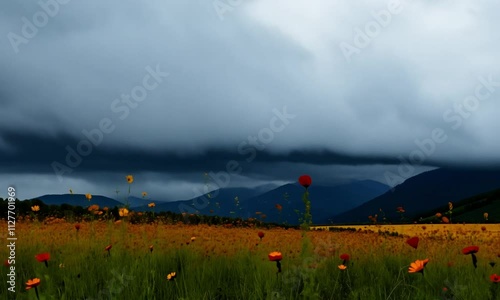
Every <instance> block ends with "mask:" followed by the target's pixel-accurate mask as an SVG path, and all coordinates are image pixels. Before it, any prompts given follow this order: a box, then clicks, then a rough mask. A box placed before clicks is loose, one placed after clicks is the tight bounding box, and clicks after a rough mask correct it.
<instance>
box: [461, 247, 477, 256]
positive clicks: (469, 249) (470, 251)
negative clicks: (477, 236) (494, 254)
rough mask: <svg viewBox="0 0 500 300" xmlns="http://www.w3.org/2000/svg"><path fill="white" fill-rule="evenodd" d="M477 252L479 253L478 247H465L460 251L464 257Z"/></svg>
mask: <svg viewBox="0 0 500 300" xmlns="http://www.w3.org/2000/svg"><path fill="white" fill-rule="evenodd" d="M478 251H479V247H478V246H469V247H465V248H463V249H462V253H463V254H465V255H467V254H474V253H477V252H478Z"/></svg>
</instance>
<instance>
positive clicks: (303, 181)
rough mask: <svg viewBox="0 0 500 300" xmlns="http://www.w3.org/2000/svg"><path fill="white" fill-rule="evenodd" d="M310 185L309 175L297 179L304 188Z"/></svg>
mask: <svg viewBox="0 0 500 300" xmlns="http://www.w3.org/2000/svg"><path fill="white" fill-rule="evenodd" d="M311 183H312V179H311V176H309V175H302V176H300V177H299V184H300V185H301V186H303V187H304V188H306V189H307V188H308V187H309V186H310V185H311Z"/></svg>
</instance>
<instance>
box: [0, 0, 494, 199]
mask: <svg viewBox="0 0 500 300" xmlns="http://www.w3.org/2000/svg"><path fill="white" fill-rule="evenodd" d="M40 3H42V4H44V3H45V4H44V5H41V4H40ZM40 3H37V1H21V0H19V1H2V2H1V4H0V37H1V39H0V183H1V186H2V188H3V189H4V190H5V192H0V195H4V194H6V193H7V192H6V190H7V187H8V186H10V185H13V186H15V187H16V188H17V190H18V197H19V198H21V199H25V198H31V197H35V196H39V195H42V194H48V193H67V192H68V190H69V189H70V188H72V189H73V190H74V191H75V192H76V193H92V194H102V195H107V196H113V195H114V192H113V191H114V190H115V189H117V188H118V189H120V190H126V189H127V184H126V181H125V176H126V175H127V174H132V175H134V176H135V182H134V185H133V193H136V195H139V194H140V192H141V191H147V192H148V193H149V194H150V196H151V197H152V198H155V199H162V200H174V199H188V198H191V197H193V196H195V194H196V191H194V190H193V189H196V188H198V189H201V188H202V187H203V185H204V182H205V181H204V180H205V177H204V173H209V174H211V175H213V174H217V173H219V172H226V170H227V169H228V168H229V169H230V170H231V171H233V170H238V173H239V174H231V175H229V176H225V175H224V174H222V173H219V175H220V176H219V179H224V178H225V179H224V180H222V181H220V182H222V184H219V185H224V186H225V185H226V184H227V185H228V186H250V187H251V186H258V185H262V184H275V185H279V184H283V183H286V182H292V181H295V180H296V179H297V178H298V176H300V175H301V174H303V173H309V174H311V176H312V177H313V181H314V183H317V184H333V183H340V182H347V181H350V180H360V179H373V180H377V181H380V182H382V183H385V184H389V185H393V184H394V182H395V181H394V180H393V179H394V178H395V177H394V176H396V177H397V180H404V179H406V178H407V177H409V176H413V175H416V174H418V173H420V172H422V171H425V170H430V169H433V168H435V167H442V166H459V167H469V166H480V167H483V166H489V167H491V166H493V167H495V166H500V155H499V153H500V139H499V138H498V133H499V132H500V122H499V121H498V116H499V114H500V51H499V49H500V32H499V31H498V28H500V20H499V18H498V16H497V12H498V11H500V2H498V1H482V2H481V4H480V5H479V4H478V3H476V2H473V1H468V2H467V3H463V2H461V3H456V2H455V1H409V0H407V1H400V2H399V3H398V2H397V1H373V0H370V1H368V0H367V1H331V0H317V1H313V2H311V1H306V0H296V1H285V0H276V1H263V0H252V1H249V0H248V1H246V0H242V1H238V0H231V1H229V0H220V1H219V0H217V1H211V0H209V1H196V0H193V1H156V0H152V1H142V2H137V1H117V0H110V1H75V0H58V1H56V0H42V1H40ZM402 164H406V169H405V170H403V169H404V168H402ZM408 169H410V171H407V170H408ZM388 172H390V173H388ZM388 176H389V177H390V178H393V179H391V180H388V179H387V178H388ZM215 177H216V176H215V175H213V176H211V180H212V186H217V179H216V178H215ZM226 179H227V180H226Z"/></svg>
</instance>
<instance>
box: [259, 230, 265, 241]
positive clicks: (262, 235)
mask: <svg viewBox="0 0 500 300" xmlns="http://www.w3.org/2000/svg"><path fill="white" fill-rule="evenodd" d="M257 235H258V236H259V238H260V240H261V241H262V238H263V237H264V232H262V231H259V232H258V233H257Z"/></svg>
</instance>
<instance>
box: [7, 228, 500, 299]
mask: <svg viewBox="0 0 500 300" xmlns="http://www.w3.org/2000/svg"><path fill="white" fill-rule="evenodd" d="M79 225H80V227H79V230H77V229H76V227H75V223H68V222H53V223H52V224H42V223H37V222H30V221H23V222H18V223H17V224H16V235H17V237H18V240H17V242H16V254H15V255H16V257H15V264H14V265H13V266H15V270H16V293H15V294H14V293H11V292H8V291H7V290H6V288H3V287H2V289H0V299H37V294H38V296H39V298H40V299H71V300H77V299H134V300H136V299H192V300H201V299H341V300H344V299H363V300H364V299H395V300H396V299H397V300H400V299H419V300H420V299H422V300H425V299H470V300H477V299H485V300H486V299H500V297H499V296H495V295H499V294H500V291H498V290H499V289H500V288H499V285H500V283H493V282H492V281H491V279H490V276H491V275H492V274H495V273H496V274H498V273H500V270H499V266H498V265H494V264H493V263H498V260H499V258H498V256H499V255H500V237H499V234H498V231H499V229H500V226H499V225H492V224H486V225H454V224H446V225H437V224H434V225H432V224H429V225H418V226H417V225H401V226H395V225H392V226H388V227H378V226H375V225H372V226H360V227H356V230H354V231H324V230H317V231H315V230H313V231H309V232H304V231H301V230H294V229H289V230H285V229H270V230H264V229H259V228H225V227H224V226H219V227H216V226H207V225H200V226H190V225H182V224H179V225H164V224H142V225H132V224H128V223H127V222H126V221H123V222H119V223H114V222H102V221H95V222H86V223H81V224H79ZM2 226H5V227H7V224H6V223H5V222H2ZM423 226H425V228H423ZM483 226H484V227H485V228H486V229H481V228H482V227H483ZM351 227H352V226H351ZM379 230H380V233H379ZM259 231H261V232H262V233H263V234H264V236H263V238H262V239H261V238H260V237H259V235H258V233H259ZM388 232H399V233H402V234H407V235H408V236H418V237H419V238H420V239H419V243H418V246H417V247H416V248H414V247H412V246H410V245H409V244H408V243H407V239H408V237H403V236H395V235H393V234H388ZM413 245H414V246H415V244H413ZM109 246H111V247H109ZM468 246H478V247H479V251H478V252H477V253H476V254H475V255H476V257H477V268H475V267H474V266H473V263H472V258H471V254H468V255H466V254H463V253H462V250H463V249H464V248H465V247H468ZM106 248H108V249H109V250H106ZM274 251H279V252H281V254H282V260H281V261H280V264H281V272H280V273H278V267H277V263H276V261H270V259H269V256H268V255H269V253H271V252H274ZM0 253H1V254H2V257H4V258H7V257H8V256H9V252H8V248H7V247H2V250H1V251H0ZM41 253H49V254H50V258H49V259H48V261H47V265H46V264H45V263H44V262H40V261H38V260H37V259H36V258H35V256H36V255H37V254H41ZM342 254H348V256H349V257H348V259H346V258H347V257H345V256H342V257H343V259H341V258H340V256H341V255H342ZM423 259H429V262H428V263H427V264H426V265H425V267H424V269H423V270H424V271H423V272H416V273H410V272H409V267H410V264H411V263H412V262H415V261H416V260H423ZM342 265H345V266H346V268H345V269H343V267H339V266H342ZM492 265H493V266H492ZM341 268H342V269H341ZM3 269H4V271H2V272H1V276H0V277H1V280H2V284H3V285H4V286H7V284H6V282H7V281H8V280H9V279H8V277H7V273H8V271H9V269H8V266H6V265H5V264H4V266H3ZM172 272H175V276H173V274H172ZM169 274H170V277H169V278H168V275H169ZM33 278H39V279H40V284H39V285H38V286H37V288H36V290H35V288H32V289H30V290H26V289H25V288H26V282H27V281H28V280H29V279H33ZM169 279H170V280H169Z"/></svg>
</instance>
